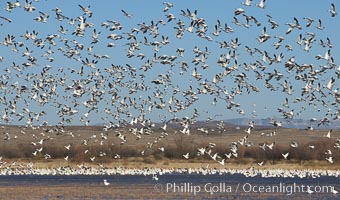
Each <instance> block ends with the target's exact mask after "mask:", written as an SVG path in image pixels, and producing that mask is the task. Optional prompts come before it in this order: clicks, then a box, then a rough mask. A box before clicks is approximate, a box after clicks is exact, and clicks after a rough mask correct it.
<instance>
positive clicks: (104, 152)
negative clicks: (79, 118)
mask: <svg viewBox="0 0 340 200" xmlns="http://www.w3.org/2000/svg"><path fill="white" fill-rule="evenodd" d="M216 123H217V122H216ZM212 124H213V123H210V124H209V125H205V127H203V128H205V129H206V130H208V131H209V133H203V132H202V131H199V130H197V129H199V128H202V127H200V126H197V125H196V126H193V127H192V128H191V132H190V135H185V134H183V133H181V132H180V131H179V130H180V129H178V128H176V126H173V127H168V129H167V130H166V134H165V132H164V130H162V129H161V128H160V127H158V126H156V127H155V128H152V131H151V132H149V133H147V134H145V133H144V134H143V135H141V137H140V138H138V137H137V136H136V135H134V134H133V133H131V129H132V128H134V127H130V128H129V127H125V128H114V129H110V130H108V131H104V130H103V127H102V126H90V127H83V126H72V127H71V126H69V127H64V128H63V132H58V131H57V130H56V128H55V127H39V128H35V129H32V128H26V127H19V126H2V128H0V132H1V135H2V136H3V139H1V140H0V156H2V160H8V161H22V162H30V161H32V162H34V163H36V166H41V167H44V166H47V167H52V166H58V165H63V166H64V165H76V164H78V163H82V162H86V163H89V164H90V165H94V166H96V165H97V164H98V163H102V164H105V166H126V167H136V166H140V163H143V166H150V167H152V166H154V167H158V166H160V167H180V166H184V167H188V166H193V167H202V166H205V165H207V164H209V165H211V166H215V167H224V166H219V164H218V162H216V161H213V160H212V159H211V157H210V156H208V155H204V156H198V155H197V152H198V148H201V147H208V146H209V144H211V143H214V144H216V146H215V147H211V148H209V149H211V155H213V154H215V153H218V155H219V156H221V157H220V160H221V159H223V158H225V154H228V153H230V152H231V151H230V145H231V144H232V143H237V147H238V157H237V158H235V157H232V158H231V159H226V166H229V167H236V168H239V167H244V168H246V167H250V166H254V164H255V166H256V163H257V162H262V161H264V163H265V165H264V166H263V167H269V168H270V167H278V165H281V166H282V167H283V166H285V165H287V166H292V164H293V165H296V167H297V168H300V167H302V168H303V167H306V168H309V167H317V168H333V169H334V168H335V169H339V166H340V165H339V164H340V159H339V158H340V150H339V148H337V146H336V145H337V144H339V140H338V139H339V138H340V130H333V131H332V132H331V137H330V138H328V137H326V134H327V133H328V130H313V131H310V130H309V131H307V130H299V129H287V128H277V129H274V128H271V127H256V128H254V129H253V130H252V132H251V134H247V133H246V132H245V130H246V129H247V127H241V128H240V129H239V130H237V129H235V127H233V126H229V125H226V126H225V127H224V130H223V131H220V130H217V129H216V127H214V126H212ZM202 126H203V125H202ZM137 130H138V131H139V130H140V127H137ZM274 131H275V132H276V133H275V135H274V134H273V132H274ZM119 134H120V135H123V136H124V137H125V139H124V142H123V139H122V138H119V137H118V135H119ZM245 137H247V138H246V140H245V144H243V145H242V138H245ZM292 142H296V143H297V144H298V147H295V148H293V147H291V143H292ZM264 143H266V144H267V145H270V144H272V143H274V146H273V148H272V149H269V148H268V147H266V150H263V149H262V148H260V146H261V145H263V144H264ZM310 146H313V147H314V148H311V147H310ZM66 147H69V149H67V148H66ZM162 147H163V148H164V151H161V150H160V149H161V148H162ZM41 148H42V149H41ZM328 150H330V151H331V153H332V154H331V155H329V154H328V153H327V151H328ZM85 152H86V153H85ZM141 152H144V155H142V154H141ZM287 152H289V156H288V160H284V159H283V156H282V153H287ZM33 153H36V155H33ZM186 153H189V155H190V156H189V159H188V160H186V159H185V158H184V157H183V154H186ZM66 156H68V160H65V159H64V158H65V157H66ZM330 156H332V157H333V159H334V163H333V164H330V163H328V162H327V161H326V158H327V157H330ZM93 158H95V159H94V160H93V161H92V160H91V159H93ZM287 166H286V167H287Z"/></svg>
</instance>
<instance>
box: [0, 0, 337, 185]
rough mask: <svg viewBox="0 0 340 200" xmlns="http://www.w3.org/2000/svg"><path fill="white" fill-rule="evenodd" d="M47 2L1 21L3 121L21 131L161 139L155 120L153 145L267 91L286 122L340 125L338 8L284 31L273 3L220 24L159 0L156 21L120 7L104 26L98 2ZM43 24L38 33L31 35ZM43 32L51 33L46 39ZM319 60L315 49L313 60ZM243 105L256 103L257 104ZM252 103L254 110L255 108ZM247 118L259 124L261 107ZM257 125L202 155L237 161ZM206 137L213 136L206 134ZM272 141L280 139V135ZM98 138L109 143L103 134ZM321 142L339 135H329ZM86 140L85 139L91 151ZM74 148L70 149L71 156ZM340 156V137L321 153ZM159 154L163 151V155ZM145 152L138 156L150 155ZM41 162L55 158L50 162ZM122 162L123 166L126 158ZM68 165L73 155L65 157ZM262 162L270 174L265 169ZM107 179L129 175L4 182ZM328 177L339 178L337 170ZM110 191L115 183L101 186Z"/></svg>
mask: <svg viewBox="0 0 340 200" xmlns="http://www.w3.org/2000/svg"><path fill="white" fill-rule="evenodd" d="M40 3H42V2H39V1H37V0H35V1H33V2H32V1H28V0H25V1H24V2H22V1H19V0H16V1H7V2H6V5H5V7H4V8H3V11H2V12H1V14H0V32H1V34H0V36H1V37H2V39H1V42H0V49H1V51H0V66H1V67H0V70H1V78H0V104H1V106H0V107H1V109H0V112H1V113H0V114H1V118H0V123H3V124H15V123H22V124H25V126H26V128H32V129H40V128H45V129H48V128H46V127H52V128H49V131H48V133H49V134H52V133H56V135H55V136H53V137H58V135H59V134H66V133H65V131H64V126H66V125H72V124H77V123H81V124H83V125H85V126H88V125H91V119H92V120H95V121H97V122H98V121H102V122H103V123H104V124H105V126H104V128H103V132H104V133H105V132H107V131H110V130H115V128H121V127H128V129H129V133H126V134H133V135H134V136H135V138H136V139H137V140H138V139H140V138H142V137H143V136H145V135H150V134H152V133H154V130H153V129H154V128H155V122H154V120H153V119H152V117H151V116H155V115H156V116H158V117H157V118H158V120H160V121H161V122H162V126H161V127H160V128H161V130H162V133H161V134H160V136H159V137H158V138H157V140H156V141H155V142H154V143H156V142H157V141H159V140H165V141H166V137H167V136H168V134H169V133H167V126H168V125H169V124H170V123H178V124H179V125H180V131H179V132H178V133H180V134H186V135H190V131H191V130H192V129H191V125H192V124H194V123H195V122H196V121H197V120H199V119H201V118H202V117H205V116H206V119H207V120H210V121H212V120H214V119H215V118H216V116H218V114H217V115H216V113H211V112H209V111H210V109H212V110H213V109H216V108H214V107H222V106H223V107H224V109H225V110H224V111H221V112H230V113H235V112H236V113H238V114H240V115H246V114H249V113H247V110H246V109H245V107H247V106H248V105H244V104H242V103H240V102H239V101H240V99H242V98H251V95H252V94H256V93H261V92H263V91H265V92H270V93H272V94H274V95H278V96H283V99H282V103H281V104H280V105H279V107H278V108H277V110H275V112H277V113H278V114H279V115H281V118H283V119H284V120H286V121H291V120H293V119H294V118H295V117H297V116H299V115H302V113H303V112H308V111H310V109H315V110H316V111H317V112H318V113H319V116H318V117H317V118H312V119H310V122H311V124H313V126H323V125H327V124H329V123H331V122H332V121H333V120H339V119H340V112H339V105H340V90H339V85H338V79H339V77H340V66H338V65H337V64H336V63H335V58H334V57H333V56H332V54H333V51H334V50H333V49H334V46H335V44H333V43H332V38H331V36H330V35H329V34H328V33H327V30H328V28H329V27H326V26H325V25H324V23H323V21H324V20H332V23H336V20H335V19H333V18H336V17H337V11H336V6H335V5H334V4H333V3H331V4H330V5H329V13H328V15H327V16H326V18H327V19H313V18H312V17H310V16H305V17H303V18H299V17H292V19H291V21H289V22H286V23H279V22H277V21H276V20H278V18H277V19H275V17H277V16H270V15H268V14H266V12H265V11H266V9H267V6H266V3H267V2H266V1H265V0H259V1H258V2H257V3H253V2H252V0H246V1H244V2H242V3H241V2H240V5H239V7H238V8H235V10H234V12H233V16H232V18H231V19H225V18H221V19H216V20H215V22H213V24H211V21H210V20H208V19H205V18H203V17H202V16H200V13H199V11H198V10H192V9H191V8H180V9H179V10H180V11H179V12H176V5H175V4H173V3H171V2H163V4H162V5H163V6H164V8H163V10H161V11H160V12H163V13H164V14H163V16H162V17H161V18H160V19H159V18H155V19H154V20H151V21H148V22H143V21H141V22H140V23H138V24H136V25H135V26H133V27H130V26H131V25H130V22H129V21H130V20H135V19H134V18H136V16H135V15H134V14H133V13H129V11H126V10H123V9H121V10H120V11H119V12H117V13H113V16H108V17H107V19H103V20H102V21H101V22H100V23H96V22H98V21H95V20H92V19H93V18H95V17H96V15H97V13H95V12H93V11H92V10H91V6H90V5H88V6H87V5H80V4H79V5H78V7H77V8H74V9H78V10H77V11H74V12H73V13H72V14H70V15H68V14H65V13H64V11H63V10H62V9H61V8H58V7H56V8H53V9H51V10H43V9H41V8H40ZM250 7H257V9H258V10H257V12H258V15H259V16H252V15H250V14H248V11H247V10H248V9H250ZM42 8H44V7H42ZM16 12H23V14H22V15H23V16H29V17H31V18H32V22H31V23H32V27H31V28H30V29H28V30H25V31H23V32H21V33H20V32H8V33H6V26H11V24H15V23H20V21H19V19H16V18H13V19H12V18H11V15H12V14H14V13H16ZM321 12H322V11H321ZM325 12H326V11H325ZM77 13H79V14H78V15H77ZM108 14H111V13H108ZM306 14H310V13H306ZM117 15H118V16H121V17H123V18H124V20H122V21H118V20H115V18H119V17H117ZM141 20H142V19H141ZM124 23H126V25H125V24H124ZM208 23H209V24H208ZM35 26H36V27H42V29H41V30H35V29H33V27H35ZM44 26H46V27H48V28H47V29H48V30H49V31H51V32H46V31H44V29H43V27H44ZM51 27H52V28H51ZM169 27H170V28H169ZM282 27H285V28H287V29H285V30H286V31H280V30H281V29H282ZM280 28H281V29H280ZM244 31H246V32H247V33H248V32H249V34H248V37H252V36H255V37H254V38H253V39H254V41H257V43H256V45H252V43H250V44H247V43H244V41H243V40H242V39H243V38H241V36H240V37H239V36H238V33H240V32H244ZM256 34H259V35H257V36H256ZM188 38H189V39H188ZM182 40H184V41H190V40H194V41H195V43H196V44H195V45H193V47H191V48H188V47H187V46H189V45H188V44H184V43H182V42H181V41H182ZM172 44H173V45H172ZM4 52H6V53H4ZM116 52H118V53H117V54H116ZM315 52H319V53H317V54H315V55H314V54H313V53H315ZM334 53H335V52H334ZM1 54H3V55H6V56H3V55H1ZM117 55H118V56H117ZM120 55H124V57H122V56H120ZM300 55H304V56H308V59H309V60H308V63H304V61H301V60H303V59H300ZM311 55H312V56H311ZM244 58H246V59H244ZM120 62H123V63H124V64H120ZM182 80H183V81H182ZM249 95H250V97H249ZM202 102H203V103H202ZM246 102H249V103H247V104H250V102H251V101H246ZM253 107H254V109H255V107H256V105H255V104H254V106H253ZM324 111H325V112H324ZM268 112H270V111H268ZM214 114H215V115H214ZM210 115H211V116H210ZM250 115H251V116H252V117H254V118H255V117H256V116H257V114H256V110H254V111H253V112H251V113H250ZM51 116H52V117H53V120H58V121H57V123H55V124H53V125H50V122H49V121H48V120H46V119H50V118H51ZM99 117H100V118H101V119H99ZM271 124H272V125H273V127H275V128H276V127H281V126H282V122H281V121H280V120H273V121H272V122H271ZM223 127H224V124H223V122H221V123H219V124H217V128H218V129H219V130H221V132H223ZM254 127H255V124H254V123H253V122H250V123H249V127H248V128H247V129H246V130H245V136H242V138H241V139H240V140H239V141H235V142H234V143H232V144H231V145H230V153H229V154H225V155H218V154H216V153H215V154H213V153H211V152H212V151H211V150H212V149H213V148H214V147H215V145H214V144H212V143H211V144H209V146H208V147H202V148H199V149H198V151H197V154H198V155H205V154H208V155H209V156H210V157H211V159H213V160H216V161H218V162H219V163H220V164H221V165H224V163H225V161H226V160H227V159H229V158H231V157H235V158H237V154H238V145H245V146H247V145H251V144H250V143H249V138H250V137H249V136H250V135H251V133H252V131H253V130H254ZM199 130H200V131H202V132H205V133H208V130H207V129H205V128H204V127H202V128H200V129H199ZM309 130H312V126H311V127H309ZM2 131H3V136H4V140H5V142H6V141H9V140H13V139H15V137H20V135H19V136H15V137H14V136H13V134H10V133H8V132H6V129H5V128H3V129H2ZM22 134H25V133H23V132H22ZM116 134H117V137H118V138H119V139H120V140H121V144H124V143H126V142H127V139H126V138H127V137H126V135H124V134H125V133H121V132H116ZM272 135H273V136H275V135H276V130H275V131H274V132H273V133H272ZM100 137H101V138H102V139H103V140H105V138H107V136H106V135H105V134H102V135H101V136H100ZM325 137H327V138H331V137H332V136H331V130H330V131H328V133H327V134H325ZM47 139H49V138H48V137H46V136H45V137H44V136H41V137H40V138H35V140H34V141H32V144H33V143H34V144H35V146H36V145H37V149H36V150H35V151H34V152H32V154H33V155H34V156H36V155H39V154H43V143H44V141H46V140H47ZM3 142H4V141H3ZM87 142H88V140H84V141H81V143H82V144H83V145H86V143H87ZM152 144H153V143H148V144H147V145H146V146H147V149H150V148H152ZM273 145H274V144H264V145H263V146H261V148H263V149H264V150H268V149H269V150H270V149H272V148H273ZM290 145H291V147H292V148H296V147H297V146H298V144H297V143H292V144H290ZM70 147H71V146H70V145H66V146H65V149H67V150H69V149H70ZM310 148H313V147H310ZM339 148H340V140H339V139H338V140H337V141H336V143H335V145H334V149H329V151H328V153H327V154H325V156H326V157H325V160H327V161H328V162H329V163H333V162H334V159H335V158H334V157H333V156H332V151H338V149H339ZM147 149H146V150H145V151H147ZM159 150H160V151H164V147H161V148H159ZM145 151H143V152H141V154H142V155H144V154H145ZM85 153H87V152H85ZM104 153H105V152H102V156H105V154H104ZM191 156H193V155H190V154H189V153H186V154H184V155H183V158H184V159H190V158H191ZM44 157H45V159H50V156H49V155H46V154H45V155H44ZM116 157H117V158H120V155H118V154H117V155H116ZM282 157H283V158H284V159H288V158H289V152H283V153H282ZM68 158H69V157H68V156H66V157H65V160H68ZM94 160H95V157H91V161H94ZM258 164H259V165H260V166H262V165H263V162H261V163H258ZM161 171H162V169H159V170H158V171H157V170H156V171H153V172H151V171H149V172H145V171H138V170H137V169H136V170H130V171H128V172H127V173H130V174H133V173H136V174H139V173H152V174H156V173H158V174H159V173H161ZM203 171H204V172H202V173H217V172H215V171H205V170H203ZM104 172H105V173H123V172H120V171H119V169H114V170H113V171H110V170H109V169H106V170H105V171H101V170H100V169H93V168H81V169H78V170H74V169H70V168H58V169H45V170H34V169H28V170H27V171H25V170H24V171H21V172H18V171H16V170H15V169H10V168H9V169H5V170H4V169H1V173H2V174H17V173H24V174H31V173H33V174H45V173H49V174H61V173H64V174H74V173H78V174H91V173H94V174H98V173H99V174H100V173H104ZM171 172H177V170H173V171H171ZM228 172H229V173H234V172H237V173H243V174H247V173H250V174H248V175H253V173H254V174H261V175H263V176H268V177H270V176H274V175H278V176H279V175H282V176H291V175H298V176H305V175H307V174H308V173H314V172H310V171H282V170H273V171H270V170H264V171H261V170H260V171H257V170H250V171H249V170H246V171H242V170H241V171H238V170H235V171H234V170H229V171H228ZM124 173H125V172H124ZM322 173H323V172H322ZM327 173H328V175H329V173H331V174H334V175H335V176H339V171H336V172H331V171H327ZM104 184H105V185H108V184H109V183H108V182H107V181H104Z"/></svg>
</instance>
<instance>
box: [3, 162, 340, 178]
mask: <svg viewBox="0 0 340 200" xmlns="http://www.w3.org/2000/svg"><path fill="white" fill-rule="evenodd" d="M2 162H3V163H2V165H1V167H0V176H3V175H153V174H159V175H162V174H171V173H180V174H181V173H183V174H191V173H198V174H203V175H206V174H221V175H222V174H243V175H245V176H250V177H252V176H256V175H260V176H264V177H295V176H298V177H300V178H301V177H313V178H316V177H319V176H335V177H340V165H338V164H334V165H330V164H327V163H325V162H323V161H306V162H305V163H304V164H303V165H299V164H297V163H296V162H295V163H294V161H281V162H278V163H276V164H274V165H270V164H268V165H263V166H258V165H257V164H256V163H254V162H251V163H246V164H239V163H226V164H225V165H221V164H219V163H217V162H216V161H205V162H202V161H201V162H198V160H192V161H190V160H189V161H187V160H162V161H157V162H155V163H143V162H140V161H139V162H137V161H132V160H131V159H121V160H115V162H110V163H103V164H100V165H98V164H97V163H75V162H65V161H63V160H53V161H48V162H46V161H45V162H44V161H40V162H39V161H37V162H34V163H33V162H29V161H27V160H16V161H13V160H12V162H4V161H2ZM13 163H14V164H13Z"/></svg>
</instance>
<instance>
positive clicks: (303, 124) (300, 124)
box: [223, 118, 340, 129]
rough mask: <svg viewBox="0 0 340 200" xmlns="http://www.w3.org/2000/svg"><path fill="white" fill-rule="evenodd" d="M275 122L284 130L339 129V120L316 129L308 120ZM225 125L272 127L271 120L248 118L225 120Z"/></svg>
mask: <svg viewBox="0 0 340 200" xmlns="http://www.w3.org/2000/svg"><path fill="white" fill-rule="evenodd" d="M275 120H276V121H280V122H282V127H284V128H298V129H305V128H307V127H309V126H312V127H313V128H314V129H340V120H337V121H331V123H329V124H328V125H326V124H325V125H320V126H319V127H318V122H311V121H309V120H304V119H293V120H291V121H287V120H285V119H275ZM223 121H224V122H226V123H229V124H234V125H237V126H248V124H249V122H251V121H254V123H255V126H272V125H271V124H270V122H271V121H273V119H269V118H267V119H250V118H235V119H226V120H223Z"/></svg>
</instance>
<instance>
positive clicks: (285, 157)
mask: <svg viewBox="0 0 340 200" xmlns="http://www.w3.org/2000/svg"><path fill="white" fill-rule="evenodd" d="M282 156H283V158H284V159H285V160H287V158H288V156H289V152H287V153H285V154H282Z"/></svg>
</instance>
